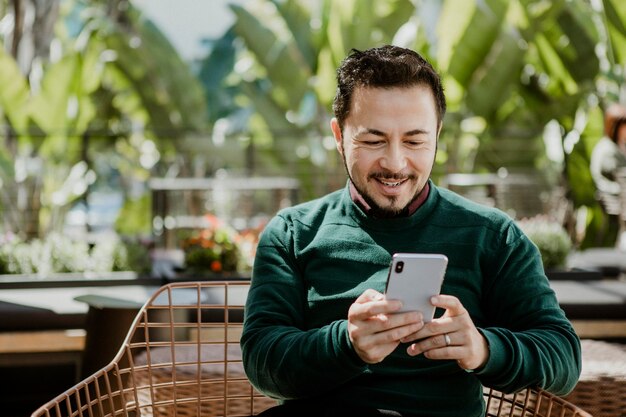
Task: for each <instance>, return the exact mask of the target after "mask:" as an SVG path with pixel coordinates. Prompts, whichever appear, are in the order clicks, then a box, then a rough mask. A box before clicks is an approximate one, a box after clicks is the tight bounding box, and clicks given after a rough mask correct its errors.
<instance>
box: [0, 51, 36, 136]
mask: <svg viewBox="0 0 626 417" xmlns="http://www.w3.org/2000/svg"><path fill="white" fill-rule="evenodd" d="M28 95H29V88H28V84H27V82H26V78H25V77H24V75H23V74H22V73H21V71H20V69H19V67H18V66H17V62H15V60H14V59H13V58H12V57H11V56H10V55H9V54H7V53H6V52H5V51H4V46H3V45H2V44H0V107H1V108H2V111H3V112H4V114H5V115H6V117H7V118H8V119H9V122H10V123H11V124H12V125H13V129H15V130H16V131H17V132H18V134H19V132H24V131H25V130H26V127H27V120H28V109H27V102H28Z"/></svg>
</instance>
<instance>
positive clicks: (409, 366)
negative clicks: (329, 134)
mask: <svg viewBox="0 0 626 417" xmlns="http://www.w3.org/2000/svg"><path fill="white" fill-rule="evenodd" d="M430 187H431V189H430V194H429V196H428V198H427V200H426V201H425V203H424V204H423V205H422V206H421V207H420V208H419V209H418V210H417V211H416V212H415V213H414V214H413V215H411V216H410V217H405V218H396V219H374V218H370V217H368V216H367V215H366V214H364V213H363V211H362V210H361V209H360V208H359V207H358V206H357V205H356V204H355V203H354V202H353V201H352V200H351V198H350V196H349V192H348V187H346V188H345V189H343V190H339V191H336V192H334V193H332V194H329V195H327V196H325V197H323V198H321V199H318V200H315V201H311V202H308V203H305V204H301V205H299V206H296V207H292V208H288V209H285V210H282V211H281V212H280V213H279V214H278V215H277V216H276V217H274V219H272V221H271V222H270V223H269V224H268V226H267V227H266V229H265V230H264V232H263V234H262V236H261V240H260V243H259V246H258V249H257V255H256V260H255V264H254V271H253V278H252V283H251V287H250V292H249V295H248V300H247V304H246V315H245V321H244V331H243V336H242V340H241V344H242V349H243V359H244V366H245V370H246V373H247V375H248V377H249V378H250V381H251V382H252V384H253V385H254V386H255V387H257V388H258V389H259V390H260V391H261V392H263V393H265V394H266V395H269V396H271V397H274V398H277V399H279V400H281V401H302V402H307V401H311V402H312V403H335V402H336V403H338V404H343V405H351V404H354V405H359V406H370V407H376V408H384V409H391V410H396V411H399V412H401V413H407V414H412V415H428V416H461V415H462V416H482V415H484V408H485V405H484V401H483V398H482V384H484V385H485V386H489V387H493V388H496V389H499V390H502V391H506V392H512V391H517V390H520V389H522V388H525V387H527V386H539V387H543V388H545V389H547V390H549V391H551V392H553V393H555V394H565V393H567V392H569V391H571V390H572V389H573V388H574V386H575V384H576V382H577V380H578V377H579V374H580V366H581V365H580V343H579V340H578V337H577V336H576V334H575V332H574V330H573V329H572V327H571V325H570V323H569V321H568V320H567V318H566V317H565V315H564V313H563V311H562V310H561V309H560V307H559V305H558V302H557V300H556V297H555V294H554V292H553V291H552V289H551V288H550V286H549V283H548V280H547V278H546V276H545V274H544V271H543V267H542V264H541V258H540V256H539V253H538V251H537V249H536V247H535V246H534V245H533V244H532V242H530V241H529V240H528V239H527V238H526V237H525V236H524V234H523V233H522V232H521V231H520V229H519V228H518V227H517V226H516V225H515V224H514V222H513V221H512V220H511V219H510V218H509V217H507V216H506V215H505V214H503V213H502V212H500V211H498V210H496V209H491V208H487V207H484V206H481V205H478V204H475V203H473V202H470V201H469V200H466V199H464V198H462V197H460V196H458V195H456V194H454V193H452V192H450V191H448V190H445V189H440V188H437V187H435V186H434V184H433V183H432V182H431V183H430ZM396 252H422V253H423V252H426V253H443V254H445V255H446V256H447V257H448V259H449V263H448V268H447V272H446V276H445V279H444V283H443V287H442V293H443V294H451V295H454V296H456V297H458V298H459V299H460V300H461V302H462V303H463V305H464V306H465V308H466V309H467V310H468V311H469V312H470V315H471V317H472V319H473V320H474V323H475V325H476V326H477V327H478V328H479V329H480V330H481V332H482V333H483V334H484V335H485V337H486V338H487V341H488V343H489V347H490V357H489V360H488V362H487V363H486V365H485V366H484V367H483V368H482V369H481V370H480V372H477V373H468V372H465V371H464V370H462V369H461V368H460V367H459V366H458V365H457V363H456V362H455V361H447V360H445V361H441V360H438V361H437V360H429V359H426V358H425V357H424V356H423V355H419V356H417V357H411V356H409V355H408V354H407V353H406V347H407V345H400V346H399V347H398V348H397V349H396V350H395V351H394V352H393V353H392V354H391V355H390V356H388V357H387V358H386V359H385V360H383V361H382V362H381V363H378V364H375V365H367V364H365V363H364V362H363V361H361V360H360V358H359V357H358V356H357V355H356V353H355V352H354V349H353V347H352V345H351V342H350V340H349V337H348V330H347V314H348V308H349V306H350V305H351V304H352V303H353V302H354V300H355V299H356V298H357V297H358V296H359V295H360V294H361V293H362V292H363V291H364V290H366V289H367V288H373V289H375V290H377V291H380V292H383V291H384V288H385V281H386V277H387V271H388V268H389V264H390V262H391V255H392V254H393V253H396ZM442 313H443V311H439V310H438V311H437V313H436V316H440V315H441V314H442Z"/></svg>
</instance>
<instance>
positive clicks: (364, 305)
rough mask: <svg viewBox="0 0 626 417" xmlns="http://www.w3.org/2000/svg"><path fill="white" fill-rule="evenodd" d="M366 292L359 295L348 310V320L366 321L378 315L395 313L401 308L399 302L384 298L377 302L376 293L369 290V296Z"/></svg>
mask: <svg viewBox="0 0 626 417" xmlns="http://www.w3.org/2000/svg"><path fill="white" fill-rule="evenodd" d="M368 291H369V290H368ZM368 291H366V292H365V293H363V294H361V296H359V298H357V300H356V301H355V302H354V304H352V306H350V310H348V318H349V319H350V320H368V319H370V318H372V317H374V316H377V315H380V314H389V313H395V312H397V311H398V310H400V309H401V308H402V302H401V301H398V300H386V299H385V298H384V296H383V298H382V300H379V297H378V296H377V295H376V294H375V293H376V291H374V290H371V291H373V293H369V294H368ZM377 294H380V293H377ZM380 295H382V294H380ZM372 298H373V300H372Z"/></svg>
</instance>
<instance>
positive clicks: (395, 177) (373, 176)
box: [367, 171, 417, 181]
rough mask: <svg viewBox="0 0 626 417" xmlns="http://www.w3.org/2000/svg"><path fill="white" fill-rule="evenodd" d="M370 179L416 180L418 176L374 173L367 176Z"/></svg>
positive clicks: (383, 172)
mask: <svg viewBox="0 0 626 417" xmlns="http://www.w3.org/2000/svg"><path fill="white" fill-rule="evenodd" d="M367 178H368V179H376V180H387V181H389V180H395V181H399V180H416V179H417V176H416V175H415V174H402V173H395V172H385V171H381V172H372V173H371V174H369V175H368V176H367Z"/></svg>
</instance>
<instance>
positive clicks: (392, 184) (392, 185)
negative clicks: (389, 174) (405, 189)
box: [380, 180, 402, 187]
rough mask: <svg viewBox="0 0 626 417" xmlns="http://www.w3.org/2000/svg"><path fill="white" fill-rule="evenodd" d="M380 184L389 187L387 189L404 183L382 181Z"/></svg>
mask: <svg viewBox="0 0 626 417" xmlns="http://www.w3.org/2000/svg"><path fill="white" fill-rule="evenodd" d="M380 182H381V183H382V184H383V185H385V186H387V187H397V186H398V185H400V184H402V181H400V182H387V181H383V180H380Z"/></svg>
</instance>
